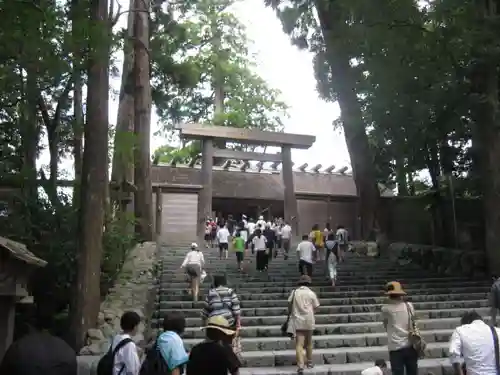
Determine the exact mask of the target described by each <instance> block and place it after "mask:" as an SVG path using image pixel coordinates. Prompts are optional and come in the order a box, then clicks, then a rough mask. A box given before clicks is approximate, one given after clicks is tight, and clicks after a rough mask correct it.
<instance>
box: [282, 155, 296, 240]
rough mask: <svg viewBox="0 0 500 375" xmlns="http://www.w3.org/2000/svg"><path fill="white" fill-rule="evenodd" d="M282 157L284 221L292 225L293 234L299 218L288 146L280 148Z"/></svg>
mask: <svg viewBox="0 0 500 375" xmlns="http://www.w3.org/2000/svg"><path fill="white" fill-rule="evenodd" d="M281 155H282V157H283V169H282V172H281V173H282V174H283V184H284V185H285V194H284V198H285V199H284V204H285V221H287V222H288V223H289V224H290V226H291V227H292V230H293V234H294V235H296V236H298V235H299V218H298V214H297V211H298V209H297V198H296V197H295V186H294V183H293V170H292V165H293V163H292V150H291V148H290V147H289V146H283V147H282V148H281Z"/></svg>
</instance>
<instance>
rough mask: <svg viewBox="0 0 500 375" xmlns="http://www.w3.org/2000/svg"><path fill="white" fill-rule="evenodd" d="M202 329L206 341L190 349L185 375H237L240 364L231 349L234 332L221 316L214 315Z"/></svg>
mask: <svg viewBox="0 0 500 375" xmlns="http://www.w3.org/2000/svg"><path fill="white" fill-rule="evenodd" d="M203 329H204V330H205V333H206V339H205V341H203V342H202V343H200V344H197V345H195V346H194V347H193V348H192V349H191V353H190V354H189V362H188V364H187V368H186V374H187V375H206V374H210V375H227V374H228V373H230V374H231V375H236V374H238V371H239V368H240V367H241V362H240V360H239V359H238V357H237V356H236V354H234V352H233V349H232V348H231V342H232V339H233V337H234V335H235V334H236V331H235V330H234V329H233V328H232V327H231V325H230V323H229V322H228V320H227V319H226V318H224V317H223V316H221V315H214V316H212V317H210V318H209V319H208V320H207V325H206V326H205V327H203Z"/></svg>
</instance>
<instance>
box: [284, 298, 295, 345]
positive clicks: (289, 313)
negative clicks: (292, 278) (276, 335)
mask: <svg viewBox="0 0 500 375" xmlns="http://www.w3.org/2000/svg"><path fill="white" fill-rule="evenodd" d="M294 302H295V290H294V291H293V292H292V301H291V302H290V304H289V305H288V315H287V317H286V320H285V322H284V323H283V324H282V325H281V333H282V334H283V336H293V335H291V334H290V333H288V332H287V331H288V324H289V323H290V316H291V315H292V311H293V303H294Z"/></svg>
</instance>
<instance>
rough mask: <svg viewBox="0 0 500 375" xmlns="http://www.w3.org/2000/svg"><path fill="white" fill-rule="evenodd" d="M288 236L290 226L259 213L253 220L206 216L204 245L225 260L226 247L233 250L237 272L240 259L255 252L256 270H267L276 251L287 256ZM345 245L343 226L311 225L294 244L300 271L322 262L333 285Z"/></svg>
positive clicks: (288, 251)
mask: <svg viewBox="0 0 500 375" xmlns="http://www.w3.org/2000/svg"><path fill="white" fill-rule="evenodd" d="M291 239H292V227H291V225H290V223H288V222H286V221H284V220H283V219H282V218H274V219H272V220H270V221H266V220H264V217H263V216H260V217H259V218H258V220H257V221H256V222H254V220H253V219H252V218H247V216H246V215H242V217H241V219H240V220H239V221H236V220H234V219H233V217H232V216H231V215H229V216H228V218H227V219H226V220H224V219H222V218H218V219H216V220H213V219H211V218H209V219H208V220H207V221H206V227H205V247H206V248H214V247H218V248H219V257H220V259H227V258H228V256H229V250H230V249H233V250H234V253H235V255H236V262H237V265H238V269H239V270H240V271H244V265H245V262H244V261H245V258H248V257H249V255H250V252H251V254H252V255H255V267H256V270H257V271H258V272H265V271H267V270H268V268H269V264H270V261H271V260H272V259H273V258H277V257H278V256H279V255H280V253H283V257H284V259H288V257H289V255H290V246H291ZM348 246H349V233H348V231H347V230H346V229H345V227H344V226H343V225H339V226H338V227H337V229H336V230H333V229H331V226H330V223H326V225H325V228H324V229H323V230H322V231H321V230H320V229H319V225H317V224H316V225H314V226H313V227H312V228H311V231H310V233H309V234H304V235H303V236H302V241H301V242H300V243H299V244H298V246H297V253H298V258H299V272H300V274H307V275H309V276H312V269H313V264H316V263H318V264H323V265H324V268H325V270H326V271H327V274H328V276H329V279H330V280H331V282H332V286H335V281H336V278H337V272H336V266H337V263H339V262H342V261H344V254H345V252H346V251H347V250H348ZM248 263H250V261H248V262H247V264H248Z"/></svg>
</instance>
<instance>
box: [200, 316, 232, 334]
mask: <svg viewBox="0 0 500 375" xmlns="http://www.w3.org/2000/svg"><path fill="white" fill-rule="evenodd" d="M207 328H213V329H218V330H219V331H221V332H222V333H224V334H226V335H228V336H232V335H234V334H235V333H236V331H235V330H234V329H231V325H230V324H229V322H228V321H227V319H226V318H224V317H223V316H221V315H215V316H212V317H210V318H208V321H207V325H206V326H205V327H203V329H207Z"/></svg>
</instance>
